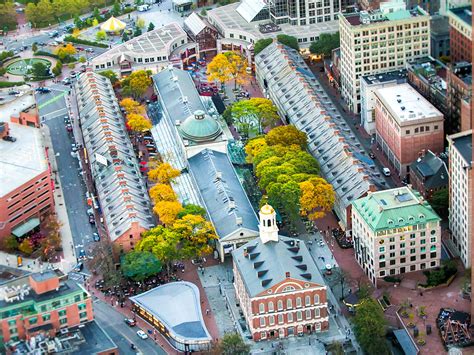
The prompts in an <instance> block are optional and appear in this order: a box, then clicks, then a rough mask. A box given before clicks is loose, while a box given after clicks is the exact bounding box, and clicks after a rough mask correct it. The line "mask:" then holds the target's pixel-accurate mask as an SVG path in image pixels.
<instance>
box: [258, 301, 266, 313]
mask: <svg viewBox="0 0 474 355" xmlns="http://www.w3.org/2000/svg"><path fill="white" fill-rule="evenodd" d="M258 308H259V311H260V313H265V304H263V303H260V305H259V306H258Z"/></svg>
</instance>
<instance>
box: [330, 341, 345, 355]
mask: <svg viewBox="0 0 474 355" xmlns="http://www.w3.org/2000/svg"><path fill="white" fill-rule="evenodd" d="M326 350H327V351H328V352H329V355H344V354H345V352H344V347H343V345H342V343H341V342H339V341H335V342H333V343H331V344H329V345H328V346H327V348H326Z"/></svg>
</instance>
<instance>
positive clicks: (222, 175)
mask: <svg viewBox="0 0 474 355" xmlns="http://www.w3.org/2000/svg"><path fill="white" fill-rule="evenodd" d="M188 162H189V168H190V172H191V174H192V175H193V177H194V180H195V181H196V184H197V186H198V188H199V192H200V194H201V198H202V200H203V201H204V204H205V207H206V210H207V212H208V214H209V218H210V219H211V221H212V224H213V225H214V228H215V229H216V232H217V235H218V237H219V238H220V239H223V238H225V237H227V236H229V235H230V234H232V233H234V232H236V231H238V230H239V229H242V228H246V229H248V230H250V231H255V233H256V235H257V234H258V219H257V215H256V214H255V211H254V209H253V207H252V205H251V203H250V201H249V200H248V198H247V194H246V193H245V191H244V189H243V187H242V185H241V183H240V180H239V178H238V176H237V173H236V172H235V170H234V167H233V166H232V163H231V162H230V160H229V158H228V156H227V154H225V153H221V152H217V151H213V150H210V149H205V150H203V151H201V152H200V153H198V154H196V155H195V156H193V157H191V158H189V160H188Z"/></svg>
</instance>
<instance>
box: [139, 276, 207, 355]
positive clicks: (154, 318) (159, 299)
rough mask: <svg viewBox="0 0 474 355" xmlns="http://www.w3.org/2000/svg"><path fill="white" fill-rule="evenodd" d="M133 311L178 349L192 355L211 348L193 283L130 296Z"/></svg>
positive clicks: (181, 283) (159, 288) (198, 296)
mask: <svg viewBox="0 0 474 355" xmlns="http://www.w3.org/2000/svg"><path fill="white" fill-rule="evenodd" d="M130 301H131V302H132V311H133V312H134V313H135V314H136V315H138V316H139V317H140V318H142V319H143V320H145V321H146V322H147V323H148V324H150V326H151V327H153V328H155V329H156V330H157V331H158V332H160V333H161V334H162V335H163V336H164V337H165V338H166V339H167V340H168V342H169V343H170V344H171V346H173V347H174V348H175V349H176V350H178V351H181V352H184V353H191V352H195V351H207V350H210V348H211V342H212V337H211V335H210V334H209V332H208V330H207V328H206V324H205V322H204V319H203V317H202V309H201V302H200V295H199V289H198V288H197V286H196V285H195V284H193V283H191V282H187V281H179V282H170V283H168V284H165V285H161V286H158V287H155V288H153V289H151V290H149V291H146V292H144V293H141V294H139V295H137V296H133V297H130Z"/></svg>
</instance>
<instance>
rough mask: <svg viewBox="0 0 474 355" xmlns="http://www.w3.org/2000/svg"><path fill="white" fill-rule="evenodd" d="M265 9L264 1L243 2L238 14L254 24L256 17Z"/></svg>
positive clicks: (245, 0) (251, 0)
mask: <svg viewBox="0 0 474 355" xmlns="http://www.w3.org/2000/svg"><path fill="white" fill-rule="evenodd" d="M264 7H265V2H264V1H263V0H242V2H241V3H240V5H239V6H238V7H237V12H238V13H239V15H240V16H242V17H243V18H244V19H245V21H247V22H252V20H253V19H254V18H255V16H257V15H258V13H259V12H260V11H262V9H263V8H264Z"/></svg>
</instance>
